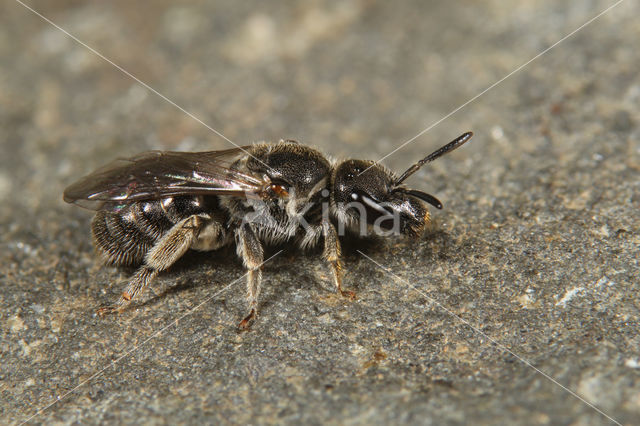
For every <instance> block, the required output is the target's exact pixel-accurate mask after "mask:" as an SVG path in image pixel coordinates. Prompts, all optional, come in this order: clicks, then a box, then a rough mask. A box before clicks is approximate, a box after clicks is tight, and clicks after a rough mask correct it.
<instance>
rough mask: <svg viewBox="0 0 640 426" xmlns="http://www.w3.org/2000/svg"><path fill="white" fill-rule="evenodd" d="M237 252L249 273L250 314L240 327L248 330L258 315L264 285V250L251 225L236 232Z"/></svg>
mask: <svg viewBox="0 0 640 426" xmlns="http://www.w3.org/2000/svg"><path fill="white" fill-rule="evenodd" d="M236 250H237V252H238V256H240V258H242V262H243V263H244V266H245V267H246V268H247V269H248V272H247V302H248V304H249V313H248V314H247V316H246V317H245V318H244V319H243V320H242V321H240V324H238V327H239V328H241V329H243V330H246V329H248V328H249V327H250V326H251V324H252V323H253V321H255V319H256V316H257V315H258V296H259V295H260V286H261V283H262V270H261V269H260V267H261V266H262V262H263V258H264V250H263V249H262V244H261V243H260V240H258V237H257V236H256V234H255V232H254V231H253V229H252V228H251V226H250V225H249V224H244V225H242V226H241V227H239V228H238V230H237V231H236Z"/></svg>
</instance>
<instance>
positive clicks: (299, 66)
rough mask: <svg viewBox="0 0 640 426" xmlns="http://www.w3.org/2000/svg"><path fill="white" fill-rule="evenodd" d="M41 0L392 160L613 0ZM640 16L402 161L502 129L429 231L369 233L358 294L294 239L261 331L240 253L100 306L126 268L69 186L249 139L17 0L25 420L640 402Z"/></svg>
mask: <svg viewBox="0 0 640 426" xmlns="http://www.w3.org/2000/svg"><path fill="white" fill-rule="evenodd" d="M32 3H33V2H32ZM33 4H34V7H37V8H38V10H39V12H41V13H42V14H43V15H44V16H46V17H48V18H49V19H51V20H53V21H54V22H55V23H57V24H58V25H60V26H61V27H63V28H64V29H66V30H67V31H69V32H71V33H72V34H73V35H75V36H76V37H77V38H78V39H80V40H82V41H83V42H84V43H86V44H87V45H89V46H91V47H93V48H95V49H96V50H97V51H99V52H101V53H102V54H103V55H105V56H106V57H108V58H109V59H111V60H112V61H113V62H115V63H116V64H118V65H119V66H121V67H123V68H124V69H126V70H127V71H128V72H130V73H131V74H133V75H135V76H137V77H138V78H140V79H141V80H143V81H144V82H146V83H147V84H148V85H149V86H151V87H153V88H154V89H155V90H157V91H158V92H160V93H162V94H163V95H164V96H166V97H167V98H169V99H171V100H172V101H174V102H175V103H176V104H178V105H180V106H181V107H183V108H184V109H185V110H187V111H189V112H191V113H192V114H193V115H194V116H195V117H197V118H198V119H200V120H202V121H203V122H204V123H207V125H209V126H211V127H212V128H215V129H216V130H217V131H219V132H221V133H222V134H224V135H225V136H226V137H228V138H229V139H231V140H233V141H234V142H236V143H239V144H249V143H252V142H255V141H259V140H272V141H275V140H278V139H280V138H292V139H298V140H300V141H302V142H304V143H307V144H311V145H315V146H317V147H319V148H320V149H322V150H323V151H324V152H327V153H330V154H332V155H335V156H337V157H351V156H352V157H357V158H370V159H378V158H381V157H383V156H385V155H386V154H387V153H389V152H390V151H391V150H393V149H395V148H397V147H399V146H400V145H401V144H402V143H403V142H405V141H407V140H409V139H410V138H412V137H413V136H415V135H416V134H418V132H420V131H422V130H423V129H425V128H427V127H428V126H429V127H430V126H431V125H432V124H433V123H436V122H438V121H439V120H440V119H442V118H443V117H445V116H447V114H449V113H450V112H451V111H454V110H455V109H456V108H458V107H459V106H460V105H463V104H464V103H465V102H467V101H468V100H470V99H472V98H473V97H474V96H476V95H477V94H479V93H481V92H482V91H483V90H484V89H485V88H488V87H489V86H491V85H492V84H493V83H495V82H496V81H498V80H500V79H501V78H502V77H504V76H506V75H507V74H509V73H510V72H511V71H513V70H515V69H516V68H517V67H519V66H520V65H521V64H524V63H525V62H527V61H528V60H529V59H531V58H533V57H534V56H535V55H537V54H538V53H539V52H541V51H543V50H544V49H546V48H547V47H549V46H550V45H552V44H553V43H555V42H556V41H558V40H559V39H561V38H562V37H564V36H565V35H567V34H569V33H570V32H571V31H573V30H574V29H576V28H578V27H579V26H580V25H582V24H583V23H585V22H586V21H588V20H589V19H591V18H592V17H593V16H595V15H596V14H597V13H598V12H599V11H601V10H604V9H605V8H606V7H607V6H609V5H610V4H613V2H612V1H609V2H606V1H593V2H572V3H566V4H565V3H558V2H553V1H549V0H545V1H542V2H535V4H534V3H532V2H525V1H518V2H510V3H508V4H507V3H504V2H497V1H492V2H458V3H454V4H452V3H451V2H420V1H410V2H402V3H393V4H392V2H382V1H380V2H378V1H366V2H365V1H355V0H354V1H346V2H322V1H321V2H298V3H287V4H286V5H285V4H283V3H277V4H273V3H271V2H269V3H266V2H257V1H251V2H232V1H221V2H215V3H201V2H198V3H197V4H193V5H192V4H188V3H185V4H183V5H180V6H175V5H174V3H173V2H169V1H161V2H153V5H149V4H147V3H144V4H143V3H142V2H137V3H131V2H121V1H117V2H89V3H77V2H55V3H45V2H35V3H33ZM639 15H640V6H638V4H637V2H632V1H626V2H623V3H621V4H620V5H619V6H617V7H615V8H614V9H613V10H611V11H610V12H609V13H607V14H605V15H604V16H602V17H601V18H599V19H597V20H596V21H594V22H593V23H591V24H590V25H588V26H587V27H585V28H584V29H582V30H581V31H579V32H578V33H576V34H575V35H573V36H571V37H570V38H568V39H567V40H565V41H564V42H562V43H561V44H559V45H558V46H556V47H555V48H554V49H552V50H551V51H549V52H548V53H546V54H545V55H543V56H541V57H540V58H538V59H536V60H535V61H533V62H532V63H530V64H528V65H527V66H525V67H524V68H523V69H522V70H520V71H519V72H517V73H515V74H514V75H512V76H510V77H509V78H508V79H506V80H505V81H503V82H502V83H500V84H499V85H497V86H496V87H494V88H492V89H491V90H489V91H488V92H487V93H485V94H483V95H482V96H481V97H479V98H478V99H476V100H474V101H473V102H471V103H470V104H468V105H466V106H465V107H464V108H462V109H461V110H459V111H457V112H456V113H455V114H453V115H451V116H450V117H448V118H446V119H445V120H444V121H442V122H441V123H439V124H438V125H437V126H435V127H434V128H433V129H432V130H429V131H428V132H426V133H425V134H424V135H422V136H420V137H418V138H417V139H416V140H414V141H413V142H411V143H409V144H407V145H406V146H405V147H404V148H402V149H400V150H399V151H398V152H396V153H395V154H393V155H392V156H390V157H389V158H386V159H385V160H384V163H385V164H387V165H388V166H389V167H391V168H392V169H394V170H397V171H403V170H404V169H406V168H407V167H408V166H409V165H410V164H411V163H412V162H414V161H415V160H417V159H419V158H422V157H423V156H424V155H426V154H427V153H429V152H431V151H432V150H434V149H435V148H437V147H439V146H441V145H443V144H444V143H446V142H448V141H449V140H451V139H452V138H454V137H456V136H458V135H459V134H461V133H463V132H464V131H467V130H473V131H474V132H475V134H476V136H475V137H474V140H473V141H472V142H470V143H469V144H468V145H466V146H464V147H463V148H461V149H460V150H458V151H456V152H455V153H452V154H450V155H448V156H447V157H444V158H442V159H440V160H438V161H437V162H434V163H433V164H432V165H430V166H429V167H428V168H425V169H424V170H421V171H420V172H419V173H417V174H416V175H415V176H413V177H412V178H411V179H410V181H409V182H408V183H409V184H411V185H412V186H414V187H415V188H420V189H423V190H425V191H428V192H430V193H432V194H434V195H436V196H437V197H438V198H439V199H441V200H442V201H443V203H444V209H443V210H442V211H435V212H432V215H433V223H432V226H431V227H430V229H429V230H428V232H427V233H426V234H425V235H424V236H423V237H421V238H419V239H417V240H404V239H389V240H382V241H363V242H358V241H348V242H347V243H346V244H345V247H344V252H345V253H344V254H345V265H346V278H345V287H346V288H349V289H352V290H354V291H356V292H357V294H358V298H357V299H356V300H355V301H353V302H349V301H348V300H345V299H343V298H340V297H338V296H336V295H335V294H334V293H333V292H332V288H331V283H330V280H329V271H328V270H327V269H326V268H325V266H324V265H323V263H322V262H321V260H320V253H319V252H318V251H312V252H310V253H308V254H299V253H298V250H295V249H293V250H285V252H284V253H283V254H281V255H279V256H276V257H275V258H274V259H273V260H272V261H271V262H269V264H267V265H266V266H265V270H264V277H265V283H264V284H265V286H264V287H265V288H264V293H263V296H262V298H261V315H260V317H259V319H258V321H257V323H256V324H255V325H254V327H253V328H252V329H251V330H250V331H249V332H246V333H239V332H238V331H237V329H236V325H237V322H238V321H239V319H240V318H241V316H242V314H243V313H244V309H245V301H244V282H243V281H242V280H240V281H238V279H239V278H240V277H241V276H242V274H243V271H242V267H241V264H240V262H239V261H238V260H237V259H236V256H235V254H234V252H233V250H223V251H221V252H218V253H215V254H207V253H204V254H202V253H193V254H189V255H188V256H186V257H185V258H184V259H183V260H181V261H180V262H179V263H178V264H177V265H176V266H175V267H173V268H172V269H171V270H170V271H168V272H167V273H165V274H163V275H162V276H161V277H160V278H159V279H158V280H157V282H156V283H155V285H154V286H153V289H151V290H150V291H147V292H146V293H145V294H144V295H143V296H142V297H141V298H140V300H139V301H138V302H137V304H136V306H135V308H134V309H131V310H128V311H126V312H124V313H122V314H121V315H119V316H117V317H105V318H99V317H96V316H95V315H94V312H95V310H96V308H97V307H99V306H101V305H103V304H105V303H107V302H110V301H111V300H113V298H114V297H116V296H117V295H118V294H119V292H120V291H121V290H122V288H123V286H124V284H125V280H126V278H127V276H128V271H119V270H117V269H114V268H100V267H99V266H98V264H97V263H96V259H95V257H94V254H93V249H92V247H91V241H90V237H89V232H88V228H89V221H90V216H91V215H90V213H88V212H87V211H84V210H81V209H78V208H76V207H73V206H70V205H66V204H64V203H63V201H62V199H61V194H62V191H63V189H64V187H65V186H66V185H68V184H70V183H71V182H72V181H74V180H75V179H77V178H78V177H80V176H82V175H83V174H85V173H87V172H89V171H91V170H93V169H94V168H96V167H98V166H100V165H102V164H104V163H105V162H107V161H109V160H111V159H112V158H114V157H117V156H128V155H132V154H135V153H137V152H140V151H144V150H148V149H174V150H215V149H226V148H230V147H231V145H230V144H229V143H228V142H227V141H225V140H224V139H222V138H220V137H219V136H217V135H216V134H214V133H213V132H211V131H210V130H209V129H207V128H206V127H205V126H203V125H202V124H201V123H199V122H198V121H197V120H194V118H193V117H190V116H188V115H186V114H185V113H184V112H182V111H180V110H179V109H177V108H176V107H175V106H173V105H171V104H170V103H168V102H166V101H165V100H163V99H162V98H161V97H159V96H157V94H155V93H153V92H151V91H149V90H147V89H145V88H144V87H142V86H141V85H139V84H138V83H137V82H136V81H134V80H133V79H132V78H130V77H129V76H126V75H125V74H123V73H122V72H121V71H119V70H118V69H116V68H115V67H114V66H113V65H111V64H109V63H107V62H105V61H104V60H103V59H101V58H100V57H98V56H97V55H95V54H94V53H92V52H91V51H89V50H88V49H87V48H86V47H83V46H81V45H79V44H78V43H76V42H75V41H73V40H71V39H70V38H69V37H67V36H65V35H64V34H62V33H61V32H60V31H59V30H57V29H56V28H54V27H52V26H51V25H50V24H48V23H46V22H44V21H43V20H42V19H41V18H39V17H38V16H36V15H35V14H33V13H32V12H30V11H29V10H27V9H25V8H24V7H23V6H21V5H20V4H19V3H17V2H4V3H3V4H2V5H1V6H0V63H1V66H0V144H1V145H0V146H1V148H2V155H0V196H1V199H2V203H0V289H1V290H0V333H1V335H2V337H1V338H0V413H2V421H3V422H11V423H19V422H22V421H25V420H29V422H30V423H42V422H44V423H54V422H58V423H63V424H68V423H83V424H84V423H102V422H105V423H140V422H144V423H168V424H175V423H178V422H180V423H201V422H207V423H222V424H232V423H233V424H235V423H251V424H264V423H289V424H300V423H310V424H321V423H331V424H363V423H367V424H389V423H398V422H402V423H408V424H462V423H471V422H473V423H477V424H505V423H508V424H608V423H609V422H610V420H609V419H608V418H607V417H605V416H604V415H603V414H601V413H599V412H598V411H597V410H596V409H595V408H594V407H597V409H598V410H601V411H602V412H603V413H606V415H608V416H610V417H611V418H613V419H615V420H617V421H619V422H621V423H625V424H634V423H636V422H637V419H638V418H639V416H640V385H639V383H640V380H639V377H640V376H639V374H640V368H639V365H640V361H639V360H640V352H639V349H638V348H639V347H640V337H639V335H638V319H639V312H638V309H639V306H640V299H639V298H638V294H640V292H639V290H640V283H639V279H638V277H639V276H640V271H639V266H638V259H639V252H640V249H639V247H640V238H639V236H638V230H639V226H640V215H639V208H638V207H639V206H640V195H639V194H640V178H639V174H638V171H639V170H640V142H639V141H640V131H639V130H638V128H637V123H638V122H639V119H640V117H639V111H638V105H639V101H640V80H639V78H638V64H639V63H640V51H639V50H638V49H637V47H635V46H636V44H637V42H634V40H638V39H640V27H639V26H638V25H637V21H638V20H637V17H638V16H639ZM285 249H286V247H285ZM358 250H362V251H363V253H364V254H366V255H367V256H369V257H370V258H372V259H374V260H375V261H376V262H379V263H380V264H381V265H384V267H385V268H388V269H389V270H390V271H392V272H393V275H392V274H390V273H388V272H385V271H384V270H383V269H381V268H379V267H378V266H376V265H375V264H374V263H372V262H371V261H370V260H368V259H367V258H365V257H363V256H362V255H361V254H360V253H359V252H358ZM275 252H276V249H275V248H272V249H271V251H270V252H269V253H270V254H273V253H275ZM229 285H231V286H230V287H229V288H228V289H226V290H224V289H225V288H226V287H227V286H229ZM223 290H224V291H223ZM58 398H59V399H58ZM32 416H34V417H32ZM634 419H636V420H634Z"/></svg>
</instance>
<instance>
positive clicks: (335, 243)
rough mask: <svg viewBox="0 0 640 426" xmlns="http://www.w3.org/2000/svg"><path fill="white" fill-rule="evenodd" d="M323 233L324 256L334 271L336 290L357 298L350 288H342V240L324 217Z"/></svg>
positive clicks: (346, 295) (351, 297) (343, 294)
mask: <svg viewBox="0 0 640 426" xmlns="http://www.w3.org/2000/svg"><path fill="white" fill-rule="evenodd" d="M322 235H323V236H324V251H323V253H322V257H323V258H324V260H325V261H326V262H327V263H329V265H330V266H331V271H332V272H333V283H334V284H335V286H336V290H337V291H338V293H340V294H341V295H342V296H345V297H348V298H350V299H355V297H356V294H355V293H354V292H353V291H350V290H343V289H342V260H341V259H340V240H339V239H338V233H337V232H336V228H335V227H334V226H333V225H332V224H331V222H329V221H328V220H326V219H324V220H323V221H322Z"/></svg>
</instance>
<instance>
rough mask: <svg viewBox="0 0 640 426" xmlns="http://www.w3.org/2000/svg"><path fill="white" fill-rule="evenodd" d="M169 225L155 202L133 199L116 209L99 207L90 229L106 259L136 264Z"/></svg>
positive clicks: (114, 262) (99, 250) (119, 262)
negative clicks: (120, 208)
mask: <svg viewBox="0 0 640 426" xmlns="http://www.w3.org/2000/svg"><path fill="white" fill-rule="evenodd" d="M171 226H173V223H172V222H171V221H170V220H169V219H168V218H167V217H166V215H165V214H164V212H163V210H162V207H161V206H160V203H159V202H148V203H136V204H132V205H130V206H127V207H125V208H124V209H122V210H121V211H119V212H109V211H100V212H98V213H97V214H96V215H95V217H94V218H93V222H92V223H91V230H92V234H93V239H94V242H95V245H96V249H97V250H98V252H99V253H100V254H101V255H102V256H103V257H104V259H105V260H106V261H107V263H110V264H113V265H118V266H125V265H127V266H136V265H139V264H141V263H142V262H143V260H144V256H145V255H146V254H147V252H148V251H149V250H150V249H151V247H153V245H154V244H155V243H156V242H157V241H158V240H159V239H160V238H161V237H162V235H164V233H165V232H166V231H167V230H169V229H170V228H171Z"/></svg>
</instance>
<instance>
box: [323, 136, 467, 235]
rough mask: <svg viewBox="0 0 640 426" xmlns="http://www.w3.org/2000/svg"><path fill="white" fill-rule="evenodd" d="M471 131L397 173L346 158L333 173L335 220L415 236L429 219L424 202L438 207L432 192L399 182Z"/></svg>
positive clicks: (461, 140) (447, 149) (452, 146)
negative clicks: (396, 174)
mask: <svg viewBox="0 0 640 426" xmlns="http://www.w3.org/2000/svg"><path fill="white" fill-rule="evenodd" d="M472 135H473V134H472V133H471V132H468V133H465V134H463V135H461V136H460V137H458V138H456V139H454V140H453V141H451V142H450V143H448V144H447V145H445V146H443V147H442V148H440V149H439V150H437V151H435V152H433V153H432V154H430V155H428V156H427V157H425V158H423V159H422V160H420V161H419V162H417V163H416V164H414V165H413V166H411V167H410V168H409V169H407V171H405V172H404V173H403V174H402V175H401V176H400V177H396V176H395V175H394V173H392V172H391V171H389V170H387V169H386V168H385V167H383V166H382V165H380V164H378V163H375V162H373V161H366V160H346V161H344V162H342V163H340V164H338V166H337V167H336V168H335V170H334V174H333V179H332V183H333V193H332V195H331V197H332V202H333V204H334V206H335V211H336V215H337V217H338V220H340V221H343V222H344V223H345V224H347V225H350V226H351V227H353V226H358V225H359V226H360V227H361V228H360V229H363V228H362V225H372V226H373V227H374V228H376V227H377V228H378V229H379V230H381V231H387V232H388V231H392V232H393V233H397V234H405V235H412V236H417V235H419V234H420V233H421V232H422V230H423V229H424V226H425V224H426V223H427V222H428V221H429V211H428V209H427V207H426V205H425V204H424V202H426V203H429V204H431V205H433V206H434V207H436V208H438V209H441V208H442V203H441V202H440V201H439V200H438V199H437V198H436V197H434V196H433V195H430V194H427V193H426V192H422V191H418V190H415V189H410V188H407V187H406V186H404V185H403V184H402V183H403V182H404V181H405V180H406V179H407V178H408V177H409V176H411V175H412V174H413V173H415V172H416V171H418V169H420V167H422V166H423V165H425V164H426V163H428V162H430V161H433V160H435V159H436V158H438V157H440V156H442V155H443V154H446V153H447V152H450V151H452V150H454V149H456V148H457V147H459V146H460V145H462V144H464V143H465V142H467V141H468V140H469V139H471V136H472Z"/></svg>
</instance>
